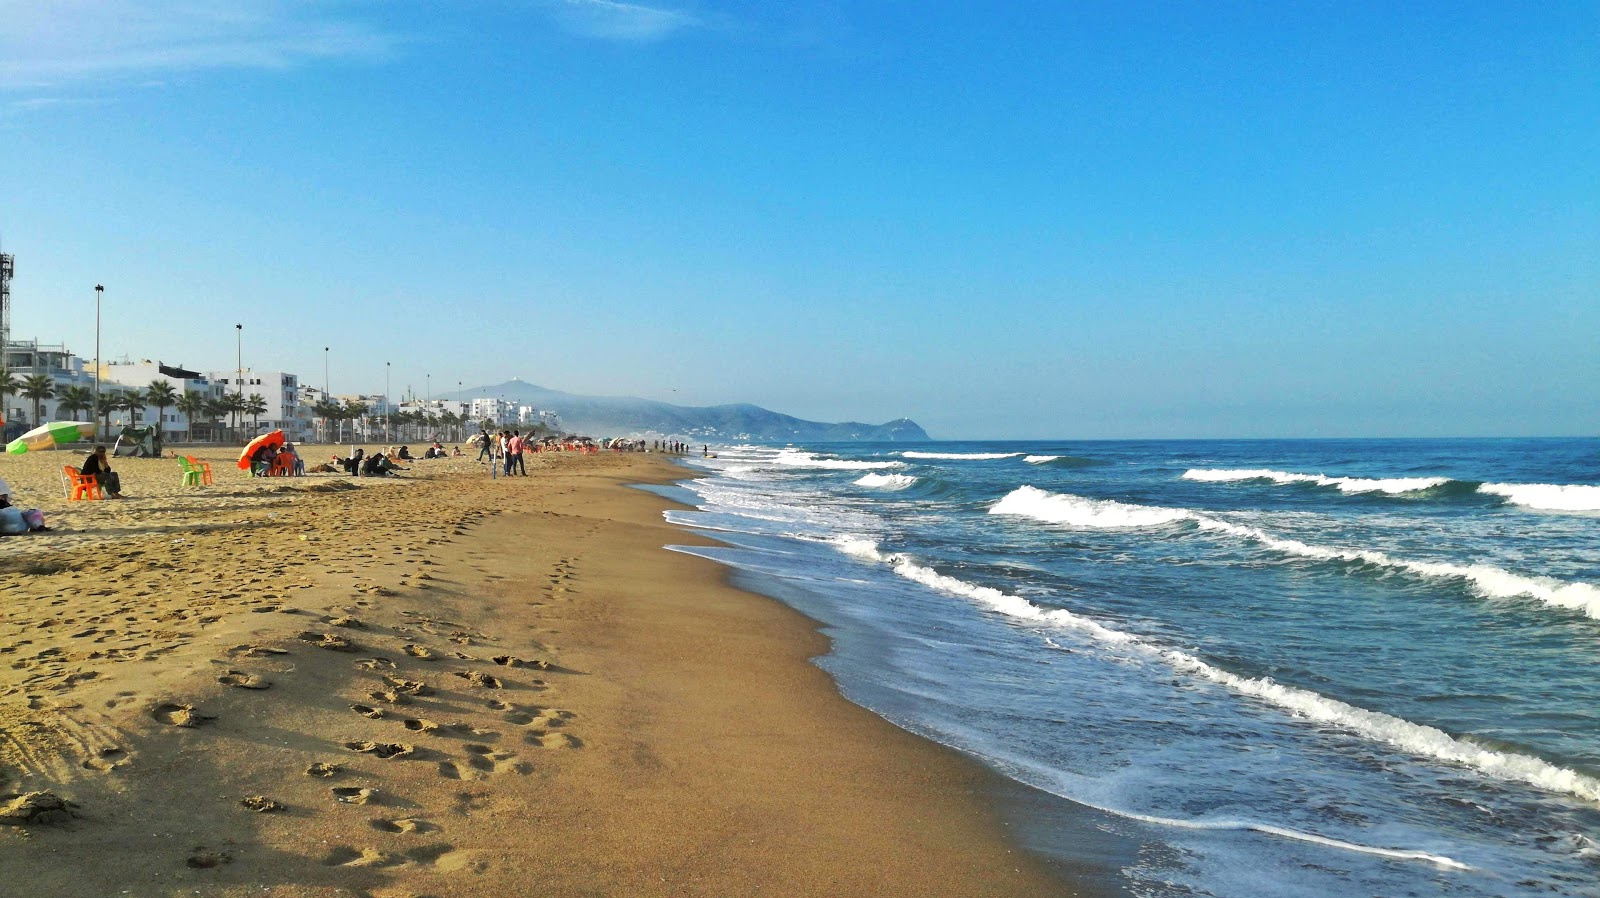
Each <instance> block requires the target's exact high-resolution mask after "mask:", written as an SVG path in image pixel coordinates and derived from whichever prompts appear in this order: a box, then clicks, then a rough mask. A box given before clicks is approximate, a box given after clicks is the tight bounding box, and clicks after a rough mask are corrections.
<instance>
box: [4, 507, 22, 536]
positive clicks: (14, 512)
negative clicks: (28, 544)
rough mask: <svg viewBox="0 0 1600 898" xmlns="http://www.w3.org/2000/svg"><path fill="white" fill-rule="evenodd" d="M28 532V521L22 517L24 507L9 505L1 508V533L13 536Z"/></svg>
mask: <svg viewBox="0 0 1600 898" xmlns="http://www.w3.org/2000/svg"><path fill="white" fill-rule="evenodd" d="M27 532H28V522H27V521H24V520H23V519H22V509H20V508H15V507H11V506H7V507H5V508H0V534H5V535H6V536H12V535H14V534H18V533H27Z"/></svg>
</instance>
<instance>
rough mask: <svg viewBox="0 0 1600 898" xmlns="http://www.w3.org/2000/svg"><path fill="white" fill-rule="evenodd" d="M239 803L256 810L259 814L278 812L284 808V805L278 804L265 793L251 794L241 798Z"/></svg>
mask: <svg viewBox="0 0 1600 898" xmlns="http://www.w3.org/2000/svg"><path fill="white" fill-rule="evenodd" d="M239 805H240V806H241V807H243V808H246V809H247V810H251V811H255V812H256V813H258V814H276V813H277V812H279V811H281V810H283V805H281V804H278V803H277V802H276V801H273V800H272V799H270V798H268V797H267V796H265V795H251V796H248V797H246V798H241V799H239Z"/></svg>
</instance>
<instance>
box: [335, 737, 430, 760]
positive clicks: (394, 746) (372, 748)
mask: <svg viewBox="0 0 1600 898" xmlns="http://www.w3.org/2000/svg"><path fill="white" fill-rule="evenodd" d="M344 747H345V748H348V749H350V750H351V751H353V752H357V753H359V754H369V755H376V756H377V757H380V758H400V759H402V760H403V759H406V758H414V757H416V756H417V747H416V746H415V745H412V744H411V743H409V742H366V741H353V742H346V743H344Z"/></svg>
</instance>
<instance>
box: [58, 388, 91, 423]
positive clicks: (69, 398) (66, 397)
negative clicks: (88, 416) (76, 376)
mask: <svg viewBox="0 0 1600 898" xmlns="http://www.w3.org/2000/svg"><path fill="white" fill-rule="evenodd" d="M56 399H57V400H59V401H57V402H56V411H57V412H60V413H65V414H70V415H71V416H72V420H74V421H76V420H78V413H79V412H82V411H88V410H89V409H90V408H92V407H93V406H94V391H93V390H91V389H89V388H88V387H80V386H77V385H76V384H74V385H73V386H70V387H66V388H65V389H63V390H62V391H61V395H60V396H57V397H56Z"/></svg>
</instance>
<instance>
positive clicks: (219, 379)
mask: <svg viewBox="0 0 1600 898" xmlns="http://www.w3.org/2000/svg"><path fill="white" fill-rule="evenodd" d="M206 379H207V380H209V381H210V382H211V383H212V384H220V385H222V389H223V391H224V392H226V393H230V394H231V393H239V394H241V395H243V396H244V398H245V399H247V400H248V399H249V398H250V397H251V396H260V397H261V398H262V399H263V400H265V401H266V405H267V410H266V411H265V412H264V413H262V414H261V415H260V416H259V423H257V421H258V419H257V417H256V416H252V415H245V416H243V419H242V423H243V427H244V429H245V432H246V433H247V434H248V433H252V432H254V433H266V432H268V431H272V430H282V431H283V433H284V436H286V437H288V438H289V439H291V440H294V441H296V442H299V441H302V440H305V439H306V438H307V437H308V433H307V431H306V429H305V427H306V420H307V419H306V418H304V417H303V416H301V414H300V378H299V376H298V375H294V374H290V373H288V372H286V371H256V370H255V369H253V368H246V369H244V371H243V372H239V371H237V370H235V371H212V372H210V373H208V374H207V375H206ZM252 427H253V428H254V430H253V431H252Z"/></svg>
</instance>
